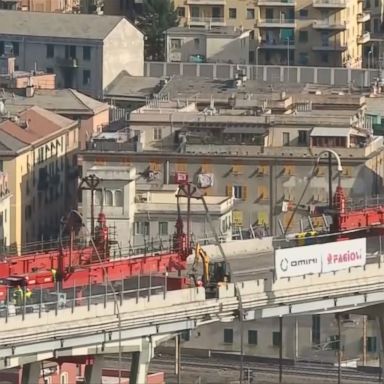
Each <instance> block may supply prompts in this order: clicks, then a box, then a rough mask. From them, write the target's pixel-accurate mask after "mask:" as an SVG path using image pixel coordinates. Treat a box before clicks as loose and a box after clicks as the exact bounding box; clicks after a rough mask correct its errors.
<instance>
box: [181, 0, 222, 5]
mask: <svg viewBox="0 0 384 384" xmlns="http://www.w3.org/2000/svg"><path fill="white" fill-rule="evenodd" d="M187 4H188V5H194V4H196V5H225V0H187Z"/></svg>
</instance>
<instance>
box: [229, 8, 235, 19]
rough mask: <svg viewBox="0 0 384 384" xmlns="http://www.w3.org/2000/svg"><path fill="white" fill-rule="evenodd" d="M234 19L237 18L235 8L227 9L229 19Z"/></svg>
mask: <svg viewBox="0 0 384 384" xmlns="http://www.w3.org/2000/svg"><path fill="white" fill-rule="evenodd" d="M236 17H237V10H236V8H229V18H230V19H236Z"/></svg>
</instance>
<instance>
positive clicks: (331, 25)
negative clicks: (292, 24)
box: [312, 20, 347, 31]
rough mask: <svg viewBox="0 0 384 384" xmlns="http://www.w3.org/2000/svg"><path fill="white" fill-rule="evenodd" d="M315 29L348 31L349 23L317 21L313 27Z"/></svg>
mask: <svg viewBox="0 0 384 384" xmlns="http://www.w3.org/2000/svg"><path fill="white" fill-rule="evenodd" d="M312 27H313V29H319V30H322V31H324V30H332V31H345V30H346V29H347V21H340V22H332V21H330V20H315V21H314V22H313V25H312Z"/></svg>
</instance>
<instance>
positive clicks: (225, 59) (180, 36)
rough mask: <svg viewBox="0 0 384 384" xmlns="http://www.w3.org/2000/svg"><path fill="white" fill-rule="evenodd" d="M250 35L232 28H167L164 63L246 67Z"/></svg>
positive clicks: (247, 32)
mask: <svg viewBox="0 0 384 384" xmlns="http://www.w3.org/2000/svg"><path fill="white" fill-rule="evenodd" d="M250 32H251V31H244V30H240V29H237V28H235V27H220V28H214V29H212V28H211V29H205V28H193V29H190V28H183V27H175V28H170V29H168V30H167V32H166V54H165V57H166V61H168V62H175V61H176V62H180V61H181V62H188V61H189V62H198V63H204V62H214V63H240V64H249V43H250Z"/></svg>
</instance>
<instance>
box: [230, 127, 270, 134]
mask: <svg viewBox="0 0 384 384" xmlns="http://www.w3.org/2000/svg"><path fill="white" fill-rule="evenodd" d="M223 132H224V133H250V134H252V133H253V134H256V135H263V134H265V132H266V129H265V128H263V127H229V128H225V129H224V131H223Z"/></svg>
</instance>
